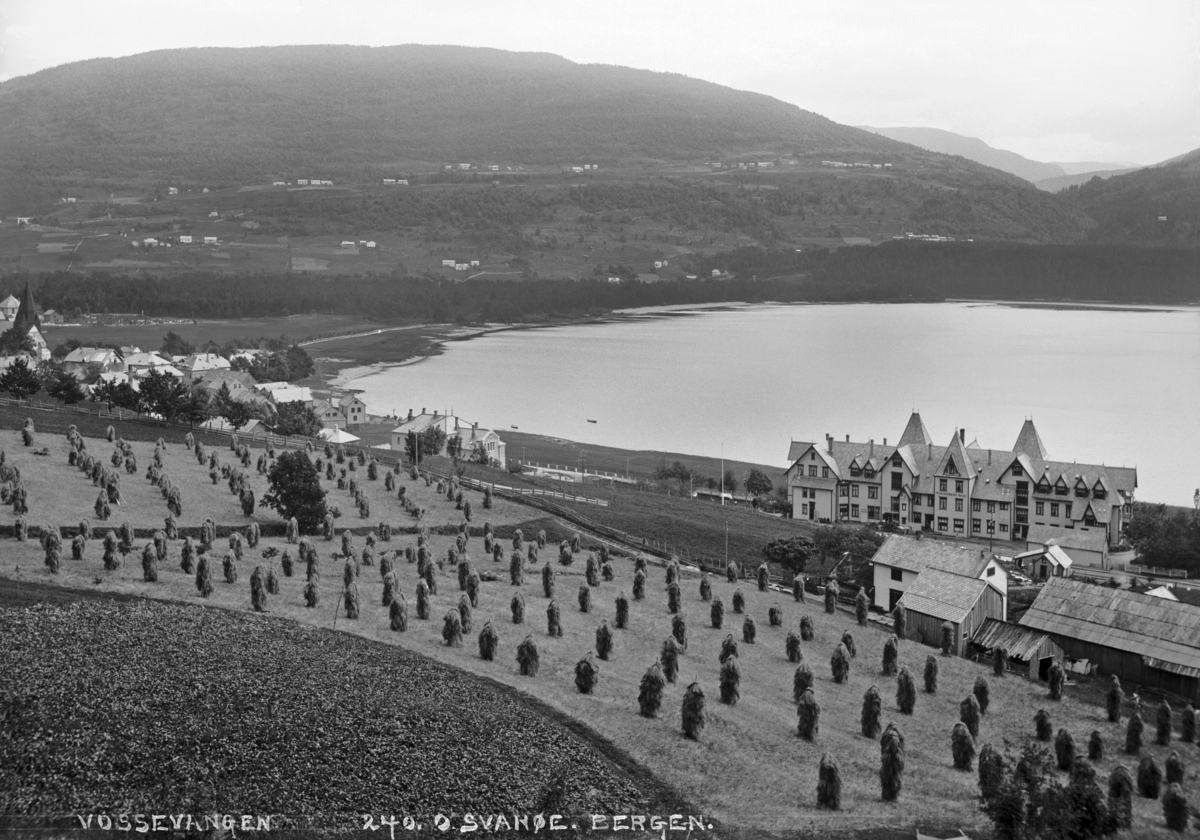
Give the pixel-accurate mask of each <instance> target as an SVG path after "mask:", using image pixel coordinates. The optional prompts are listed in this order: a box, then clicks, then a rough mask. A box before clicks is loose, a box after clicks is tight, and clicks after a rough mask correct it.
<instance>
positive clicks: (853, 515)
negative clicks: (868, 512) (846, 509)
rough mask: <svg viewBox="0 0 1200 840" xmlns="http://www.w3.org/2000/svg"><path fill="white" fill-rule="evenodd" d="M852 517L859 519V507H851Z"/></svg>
mask: <svg viewBox="0 0 1200 840" xmlns="http://www.w3.org/2000/svg"><path fill="white" fill-rule="evenodd" d="M850 516H852V517H853V518H855V519H858V505H850Z"/></svg>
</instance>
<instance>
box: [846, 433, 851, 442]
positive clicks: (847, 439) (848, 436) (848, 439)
mask: <svg viewBox="0 0 1200 840" xmlns="http://www.w3.org/2000/svg"><path fill="white" fill-rule="evenodd" d="M849 442H850V435H846V443H849Z"/></svg>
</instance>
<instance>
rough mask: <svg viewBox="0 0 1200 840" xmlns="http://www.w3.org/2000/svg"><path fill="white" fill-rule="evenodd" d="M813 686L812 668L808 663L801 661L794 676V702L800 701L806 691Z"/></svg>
mask: <svg viewBox="0 0 1200 840" xmlns="http://www.w3.org/2000/svg"><path fill="white" fill-rule="evenodd" d="M812 686H813V672H812V669H810V668H809V667H808V665H807V664H806V663H804V662H801V663H800V664H799V665H798V666H797V667H796V673H795V674H794V675H793V676H792V702H793V703H799V702H800V698H801V697H803V696H804V692H806V691H808V690H809V689H810V688H812Z"/></svg>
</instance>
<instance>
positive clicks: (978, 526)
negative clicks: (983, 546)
mask: <svg viewBox="0 0 1200 840" xmlns="http://www.w3.org/2000/svg"><path fill="white" fill-rule="evenodd" d="M982 530H983V523H982V522H980V521H979V520H978V519H972V520H971V533H973V534H978V533H979V532H980V531H982Z"/></svg>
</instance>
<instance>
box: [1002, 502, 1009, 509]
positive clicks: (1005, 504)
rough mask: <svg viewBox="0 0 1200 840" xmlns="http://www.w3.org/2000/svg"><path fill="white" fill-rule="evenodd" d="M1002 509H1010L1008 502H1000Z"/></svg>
mask: <svg viewBox="0 0 1200 840" xmlns="http://www.w3.org/2000/svg"><path fill="white" fill-rule="evenodd" d="M1000 510H1001V511H1007V510H1008V502H1001V503H1000Z"/></svg>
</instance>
